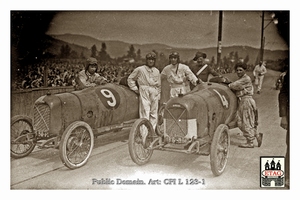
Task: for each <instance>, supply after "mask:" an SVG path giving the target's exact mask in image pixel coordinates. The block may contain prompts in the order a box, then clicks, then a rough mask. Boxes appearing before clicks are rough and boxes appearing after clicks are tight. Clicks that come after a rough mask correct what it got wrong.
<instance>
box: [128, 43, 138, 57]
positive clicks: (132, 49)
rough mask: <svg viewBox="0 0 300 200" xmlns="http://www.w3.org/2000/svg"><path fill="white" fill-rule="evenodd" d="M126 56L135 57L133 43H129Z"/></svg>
mask: <svg viewBox="0 0 300 200" xmlns="http://www.w3.org/2000/svg"><path fill="white" fill-rule="evenodd" d="M127 57H129V58H133V59H135V58H136V54H135V49H134V46H133V45H130V47H129V51H127Z"/></svg>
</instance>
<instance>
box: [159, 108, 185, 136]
mask: <svg viewBox="0 0 300 200" xmlns="http://www.w3.org/2000/svg"><path fill="white" fill-rule="evenodd" d="M164 115H165V134H167V135H168V136H169V137H170V138H175V139H176V138H184V137H185V136H186V135H187V131H188V122H187V112H186V109H183V108H176V107H175V108H169V109H166V110H165V114H164Z"/></svg>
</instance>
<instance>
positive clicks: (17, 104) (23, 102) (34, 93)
mask: <svg viewBox="0 0 300 200" xmlns="http://www.w3.org/2000/svg"><path fill="white" fill-rule="evenodd" d="M74 90H75V89H74V87H73V86H66V87H47V88H34V89H26V90H18V91H11V117H13V116H15V115H27V116H29V117H32V114H33V113H32V106H33V104H34V102H35V101H36V100H37V99H38V98H39V97H41V96H43V95H46V94H47V93H49V92H50V93H51V94H58V93H64V92H71V91H74Z"/></svg>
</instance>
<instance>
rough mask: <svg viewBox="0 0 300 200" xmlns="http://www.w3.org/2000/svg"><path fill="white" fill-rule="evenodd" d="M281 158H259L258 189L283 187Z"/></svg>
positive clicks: (283, 177)
mask: <svg viewBox="0 0 300 200" xmlns="http://www.w3.org/2000/svg"><path fill="white" fill-rule="evenodd" d="M284 159H285V158H284V157H283V156H261V157H260V187H265V188H267V187H269V188H275V187H284V186H285V176H284V170H285V166H284V163H285V162H284V161H285V160H284Z"/></svg>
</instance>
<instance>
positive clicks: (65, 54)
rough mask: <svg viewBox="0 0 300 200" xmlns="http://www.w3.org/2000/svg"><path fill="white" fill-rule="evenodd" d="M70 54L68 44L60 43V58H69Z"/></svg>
mask: <svg viewBox="0 0 300 200" xmlns="http://www.w3.org/2000/svg"><path fill="white" fill-rule="evenodd" d="M70 54H71V48H70V47H69V45H68V44H66V45H62V46H61V47H60V57H61V58H69V57H70Z"/></svg>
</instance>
